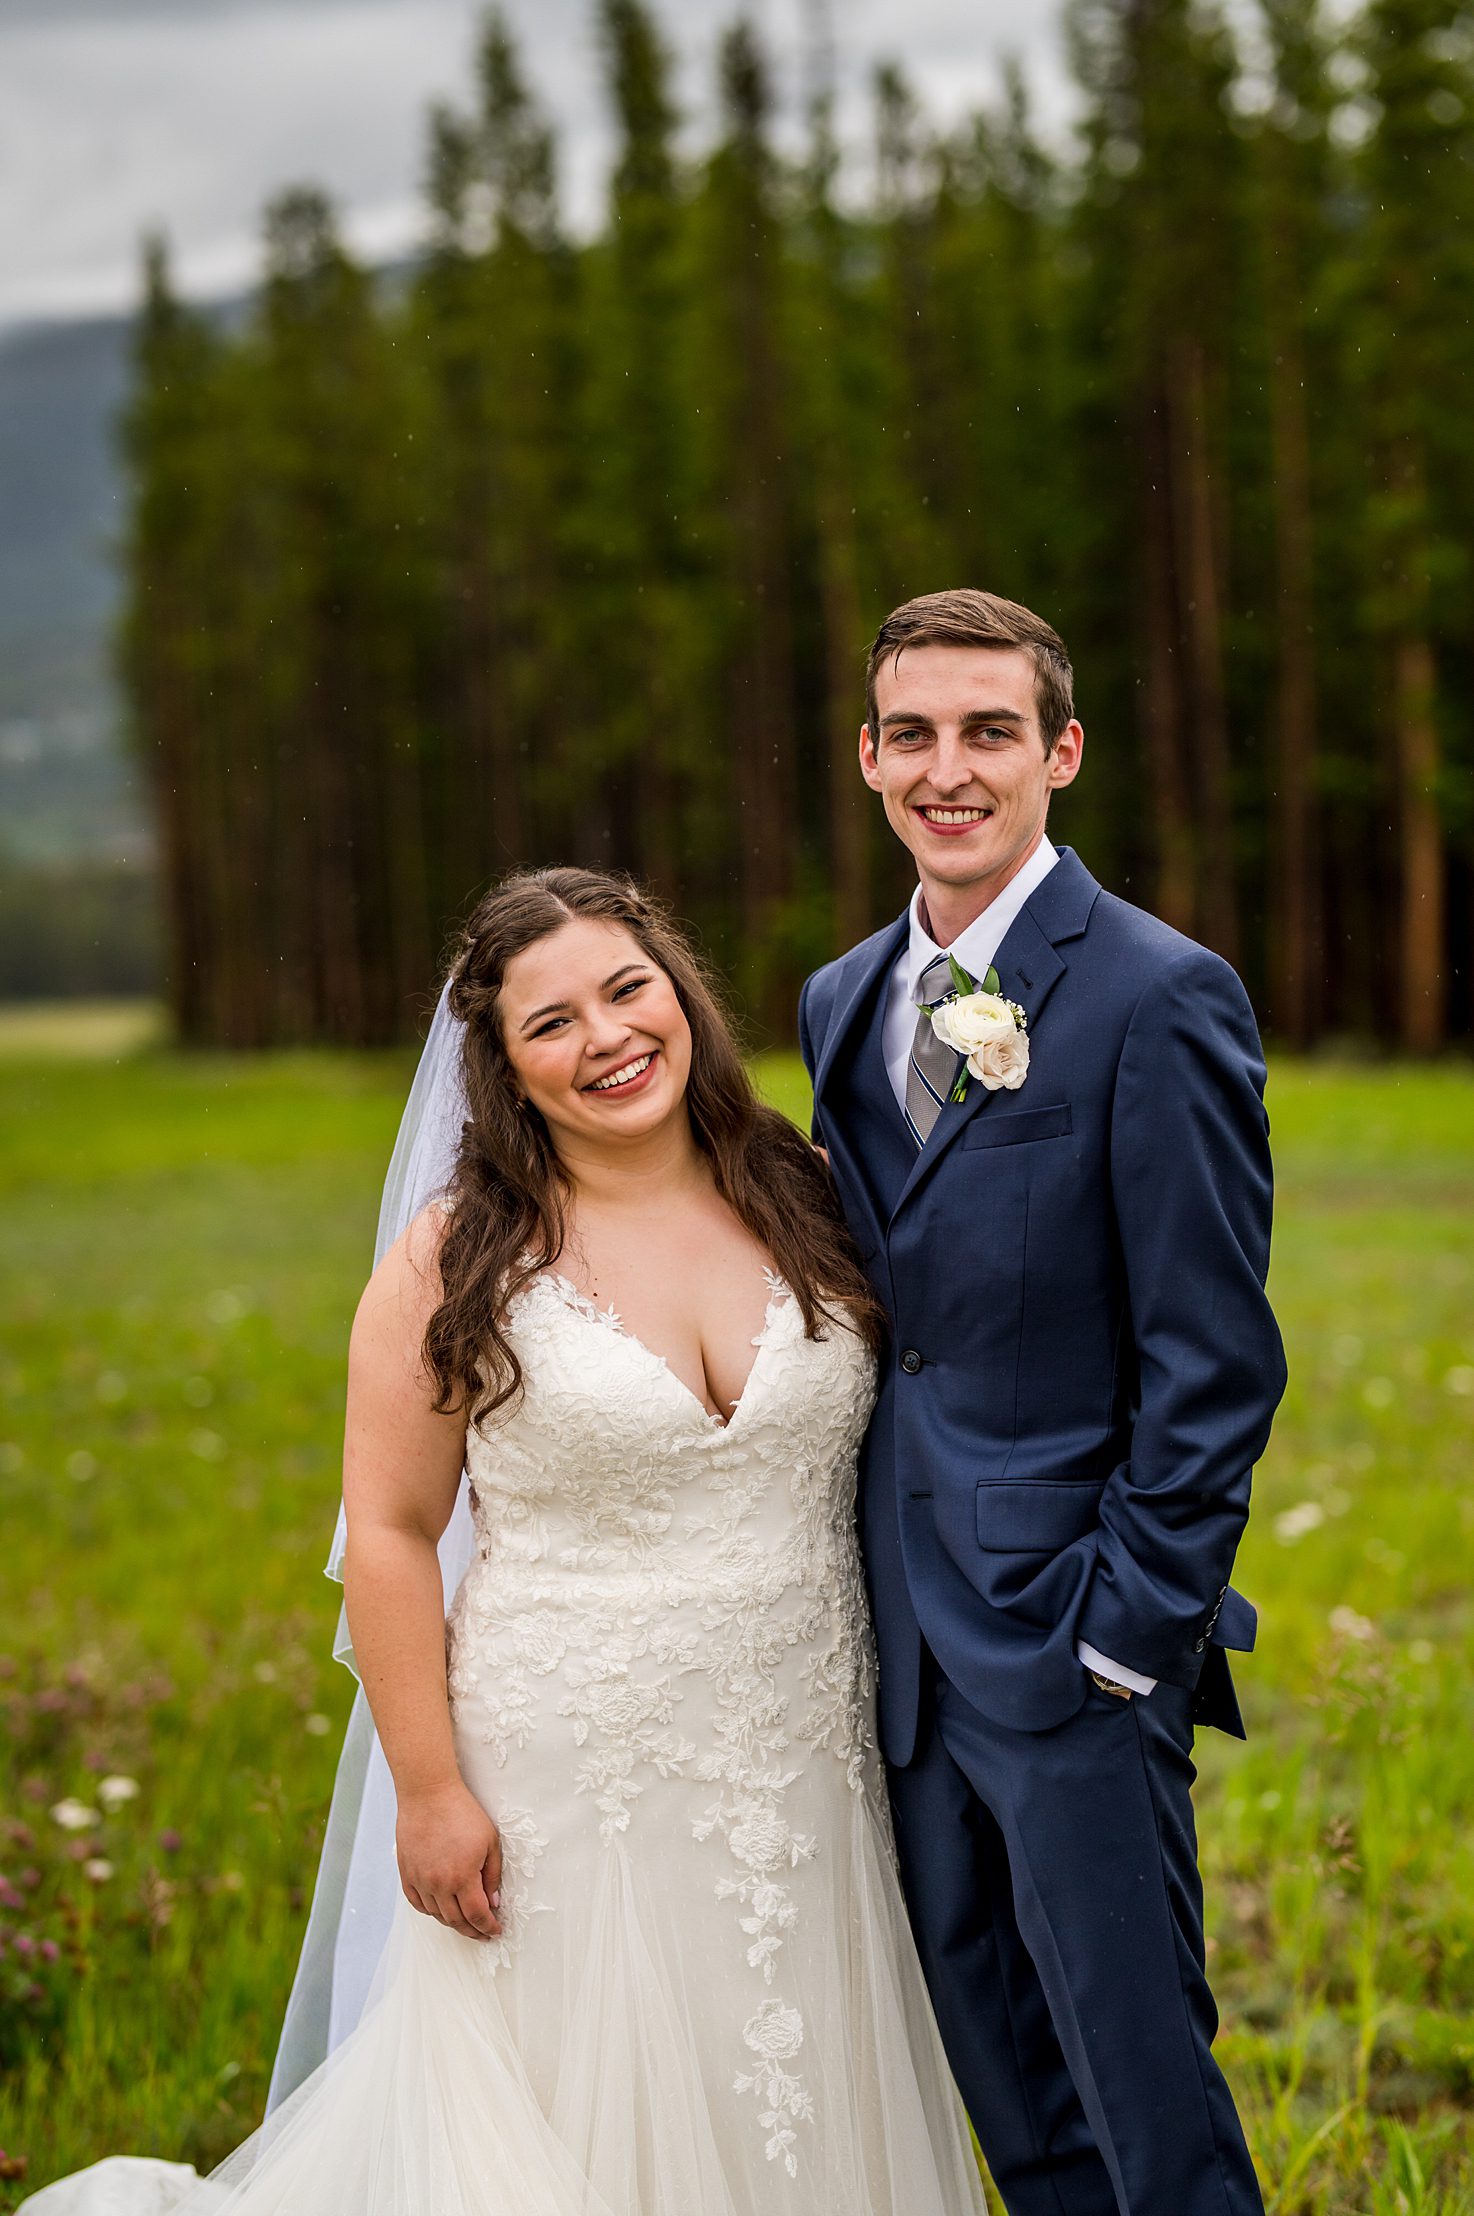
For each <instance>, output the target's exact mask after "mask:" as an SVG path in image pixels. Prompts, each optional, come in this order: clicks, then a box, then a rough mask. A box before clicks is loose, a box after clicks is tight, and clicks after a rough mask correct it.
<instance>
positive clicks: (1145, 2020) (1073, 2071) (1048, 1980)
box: [890, 1655, 1264, 2216]
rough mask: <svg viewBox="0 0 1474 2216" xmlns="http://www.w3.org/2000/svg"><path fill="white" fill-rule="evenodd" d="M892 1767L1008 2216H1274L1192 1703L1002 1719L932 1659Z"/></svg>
mask: <svg viewBox="0 0 1474 2216" xmlns="http://www.w3.org/2000/svg"><path fill="white" fill-rule="evenodd" d="M925 1671H926V1679H927V1682H926V1683H925V1684H924V1686H923V1692H922V1708H923V1715H922V1728H921V1735H920V1738H919V1740H918V1743H917V1751H916V1755H915V1758H914V1760H912V1761H911V1762H910V1763H908V1764H907V1765H906V1767H905V1768H904V1769H892V1770H891V1772H890V1790H891V1799H892V1806H893V1808H894V1812H895V1824H896V1841H897V1846H898V1848H899V1850H900V1859H901V1875H902V1879H903V1882H904V1884H905V1888H906V1895H907V1902H908V1905H909V1908H910V1911H911V1919H912V1924H913V1927H914V1929H915V1933H916V1940H917V1945H918V1948H919V1950H920V1954H921V1962H922V1967H923V1969H924V1970H925V1972H926V1978H927V1983H928V1985H929V1986H930V1988H931V1997H932V2004H933V2006H934V2008H935V2009H936V2014H937V2021H938V2024H939V2025H940V2027H941V2033H942V2039H943V2041H944V2043H945V2045H946V2049H947V2055H948V2059H949V2061H950V2062H951V2065H952V2069H953V2073H954V2075H955V2076H956V2079H957V2082H958V2086H959V2088H960V2089H961V2093H962V2097H963V2100H964V2102H965V2103H966V2106H967V2110H968V2113H969V2115H970V2116H971V2118H972V2124H973V2129H974V2130H975V2131H976V2133H977V2135H978V2139H979V2141H980V2143H981V2145H982V2149H983V2152H984V2154H985V2155H986V2156H987V2159H988V2167H989V2169H990V2170H991V2172H992V2175H993V2178H994V2182H995V2183H996V2185H997V2187H998V2190H999V2191H1000V2192H1001V2194H1002V2195H1003V2199H1004V2203H1005V2206H1006V2207H1007V2209H1008V2211H1009V2216H1263V2207H1264V2203H1263V2200H1262V2198H1261V2196H1260V2192H1259V2187H1258V2184H1257V2183H1256V2180H1255V2176H1254V2166H1253V2163H1252V2162H1251V2160H1250V2157H1249V2151H1248V2148H1247V2147H1246V2145H1245V2143H1244V2135H1243V2130H1242V2127H1241V2126H1240V2124H1239V2119H1238V2115H1237V2113H1236V2111H1235V2109H1234V2105H1233V2100H1232V2096H1231V2095H1230V2093H1229V2090H1228V2087H1227V2085H1226V2084H1225V2082H1224V2079H1223V2074H1222V2072H1221V2071H1220V2069H1219V2068H1218V2065H1217V2063H1216V2062H1215V2061H1214V2059H1213V2055H1212V2051H1211V2049H1212V2040H1213V2034H1214V2032H1215V2030H1216V2029H1217V2025H1218V2015H1217V2010H1216V2008H1215V2007H1214V2003H1213V1996H1212V1994H1211V1992H1210V1991H1209V1989H1208V1981H1207V1978H1206V1976H1205V1974H1204V1968H1203V1910H1202V1886H1201V1882H1200V1880H1199V1876H1198V1864H1197V1839H1196V1834H1195V1831H1194V1827H1193V1812H1192V1801H1191V1797H1190V1792H1189V1788H1190V1786H1191V1784H1192V1781H1193V1777H1194V1775H1195V1773H1194V1770H1193V1765H1192V1738H1193V1730H1192V1721H1191V1717H1190V1714H1189V1699H1190V1696H1189V1695H1188V1694H1187V1693H1185V1692H1182V1691H1180V1690H1179V1689H1178V1688H1177V1687H1175V1686H1171V1685H1159V1686H1158V1687H1157V1689H1156V1691H1155V1692H1154V1693H1152V1694H1150V1695H1149V1696H1145V1697H1143V1696H1141V1695H1138V1696H1137V1697H1136V1698H1135V1699H1133V1700H1130V1701H1123V1700H1121V1699H1120V1698H1119V1697H1118V1696H1117V1695H1115V1694H1112V1693H1103V1692H1101V1691H1100V1690H1099V1689H1098V1687H1096V1686H1095V1685H1094V1684H1093V1683H1092V1684H1091V1685H1090V1687H1089V1690H1088V1692H1087V1694H1086V1698H1085V1704H1084V1706H1083V1707H1082V1708H1081V1709H1080V1710H1079V1711H1078V1713H1077V1714H1076V1715H1074V1716H1072V1717H1070V1719H1069V1720H1068V1722H1066V1723H1063V1724H1060V1725H1058V1726H1056V1728H1055V1729H1054V1730H1052V1731H1043V1732H1023V1731H1014V1730H1010V1729H1008V1728H1006V1727H1005V1726H1004V1725H1002V1724H995V1723H992V1722H990V1721H989V1720H988V1718H987V1717H985V1716H982V1715H980V1714H979V1713H978V1711H977V1709H975V1708H974V1707H973V1706H972V1705H971V1704H970V1703H969V1702H968V1701H966V1700H964V1699H963V1697H962V1695H961V1694H960V1693H959V1692H958V1691H957V1689H956V1687H955V1686H953V1685H952V1684H951V1683H950V1682H949V1681H948V1680H947V1678H946V1677H945V1676H944V1675H943V1674H942V1672H941V1670H940V1669H939V1668H938V1666H937V1664H936V1662H935V1661H934V1660H933V1659H932V1657H931V1656H930V1655H928V1656H927V1657H926V1658H925Z"/></svg>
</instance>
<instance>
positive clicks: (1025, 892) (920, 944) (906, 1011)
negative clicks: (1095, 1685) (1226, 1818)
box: [881, 839, 1157, 1693]
mask: <svg viewBox="0 0 1474 2216" xmlns="http://www.w3.org/2000/svg"><path fill="white" fill-rule="evenodd" d="M1058 860H1059V853H1058V850H1057V849H1056V848H1055V847H1053V846H1051V845H1050V843H1049V841H1048V839H1041V840H1040V841H1039V844H1038V846H1037V847H1036V848H1035V849H1034V852H1033V853H1032V854H1031V855H1030V856H1029V859H1028V860H1027V862H1025V864H1024V866H1023V868H1022V869H1021V870H1020V871H1019V873H1018V875H1017V876H1016V877H1013V878H1010V880H1009V882H1008V883H1007V884H1006V885H1005V886H1004V888H1003V890H1002V892H1001V893H999V894H998V895H997V896H996V898H994V899H993V900H991V901H990V902H989V903H988V905H987V907H986V908H985V909H984V910H983V912H982V914H981V915H980V916H975V917H974V918H973V920H972V922H971V923H970V924H968V926H967V928H966V930H964V931H959V932H958V934H957V936H956V938H955V939H954V940H953V941H952V944H951V946H950V947H941V946H938V945H937V942H936V940H935V939H934V938H933V937H932V936H931V934H930V932H929V931H928V930H927V929H926V927H925V925H924V924H923V923H922V921H921V887H920V886H919V885H918V886H917V888H916V890H915V892H914V893H913V894H912V896H911V935H910V938H909V939H908V940H907V942H906V944H905V946H904V947H902V949H901V952H900V954H899V955H898V956H897V958H896V965H895V968H894V969H893V970H892V971H891V975H890V983H889V985H888V986H887V987H886V1004H885V1020H884V1025H883V1028H882V1030H881V1051H882V1053H883V1054H884V1056H885V1068H886V1075H887V1076H888V1077H889V1079H890V1082H891V1091H892V1092H893V1093H894V1094H895V1096H896V1102H897V1105H898V1106H899V1107H900V1108H901V1109H902V1110H904V1109H905V1106H906V1071H907V1069H908V1068H909V1066H910V1062H911V1046H912V1042H913V1040H914V1039H915V1037H916V1015H917V1010H918V1009H919V1008H920V1006H921V980H922V978H923V976H924V975H925V973H926V971H927V970H928V969H929V968H930V966H931V964H932V963H933V962H934V961H935V960H936V958H937V956H938V955H939V954H948V953H950V954H955V955H956V957H957V959H958V961H959V962H960V963H961V964H962V967H963V968H964V969H965V970H966V971H967V974H968V976H969V977H976V978H978V979H982V978H984V977H986V976H987V974H988V971H989V970H990V969H991V968H992V966H993V964H994V962H995V961H996V960H997V959H998V949H999V948H1000V947H1001V946H1002V944H1003V941H1004V939H1005V938H1006V937H1007V935H1008V930H1009V926H1010V925H1011V924H1012V922H1013V920H1014V918H1015V916H1017V915H1018V913H1019V911H1020V909H1021V908H1022V907H1023V905H1024V903H1025V901H1026V900H1027V899H1028V898H1029V895H1030V894H1031V893H1032V892H1034V891H1035V889H1036V888H1037V887H1038V886H1040V885H1042V884H1043V882H1044V880H1045V878H1046V877H1047V876H1048V875H1049V873H1050V871H1051V870H1052V869H1053V867H1054V865H1055V863H1056V862H1057V861H1058ZM1075 1652H1076V1654H1077V1655H1078V1656H1079V1658H1080V1660H1081V1661H1082V1662H1083V1663H1084V1665H1085V1667H1086V1669H1087V1670H1098V1671H1099V1672H1100V1675H1101V1676H1102V1677H1108V1678H1110V1679H1111V1680H1112V1682H1113V1683H1114V1684H1117V1685H1126V1686H1129V1687H1130V1689H1131V1691H1132V1692H1133V1693H1150V1692H1153V1691H1154V1690H1155V1688H1156V1683H1157V1681H1156V1679H1155V1678H1154V1677H1143V1675H1142V1673H1141V1672H1140V1670H1128V1669H1127V1667H1126V1665H1125V1663H1124V1662H1112V1661H1111V1660H1110V1658H1109V1656H1108V1655H1104V1654H1101V1653H1099V1652H1098V1651H1097V1650H1096V1649H1095V1648H1094V1647H1092V1646H1088V1645H1087V1644H1086V1642H1085V1641H1084V1640H1083V1639H1081V1640H1079V1641H1078V1642H1077V1644H1076V1647H1075Z"/></svg>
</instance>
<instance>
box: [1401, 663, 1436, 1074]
mask: <svg viewBox="0 0 1474 2216" xmlns="http://www.w3.org/2000/svg"><path fill="white" fill-rule="evenodd" d="M1392 687H1393V704H1394V705H1393V713H1394V719H1395V723H1396V730H1397V778H1398V803H1399V806H1398V824H1399V833H1400V836H1399V850H1400V851H1399V859H1400V861H1401V865H1402V892H1401V915H1400V931H1399V947H1400V961H1399V965H1398V970H1399V974H1398V985H1399V991H1398V1011H1399V1016H1400V1019H1401V1033H1402V1043H1403V1045H1404V1046H1405V1047H1407V1048H1408V1049H1409V1051H1410V1052H1411V1053H1414V1054H1431V1053H1433V1052H1434V1051H1435V1049H1436V1048H1438V1047H1440V1046H1442V1044H1443V1040H1444V1014H1445V1010H1444V978H1443V947H1444V928H1445V915H1446V908H1447V896H1446V888H1445V867H1444V853H1443V826H1442V824H1441V823H1440V821H1439V814H1438V797H1437V789H1436V788H1437V777H1438V731H1437V726H1436V723H1435V721H1434V713H1433V703H1434V692H1435V679H1434V666H1433V649H1432V647H1431V646H1430V644H1429V641H1428V637H1427V634H1426V632H1425V631H1422V630H1421V629H1420V630H1417V631H1408V632H1405V633H1404V634H1403V635H1402V636H1401V637H1400V638H1399V639H1398V640H1397V641H1396V644H1395V646H1394V649H1393V674H1392Z"/></svg>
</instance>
